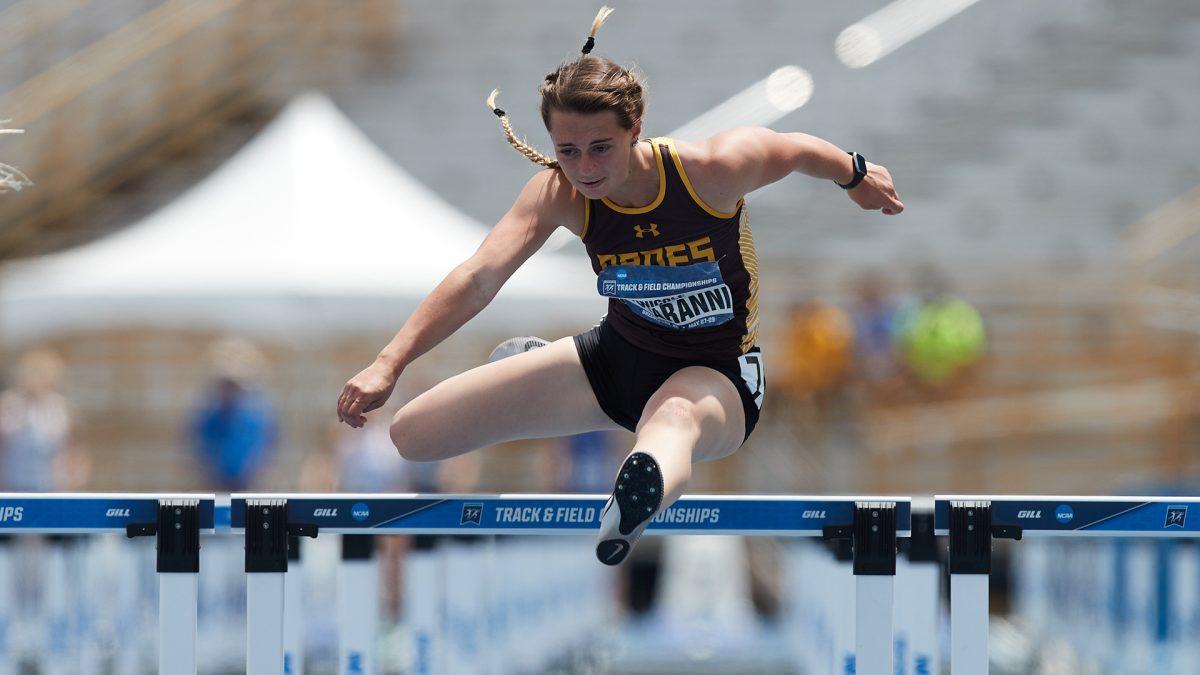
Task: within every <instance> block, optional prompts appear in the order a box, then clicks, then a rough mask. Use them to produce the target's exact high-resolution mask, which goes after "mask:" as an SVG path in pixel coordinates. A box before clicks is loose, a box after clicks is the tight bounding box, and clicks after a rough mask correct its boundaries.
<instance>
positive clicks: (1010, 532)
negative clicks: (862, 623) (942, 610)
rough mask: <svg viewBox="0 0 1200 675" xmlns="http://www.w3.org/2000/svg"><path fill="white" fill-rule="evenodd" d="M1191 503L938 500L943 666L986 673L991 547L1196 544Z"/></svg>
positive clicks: (960, 673) (1198, 526)
mask: <svg viewBox="0 0 1200 675" xmlns="http://www.w3.org/2000/svg"><path fill="white" fill-rule="evenodd" d="M1197 504H1200V498H1198V497H1077V496H1076V497H1066V496H1059V497H1055V496H1038V497H1029V496H961V495H955V496H941V495H939V496H937V497H935V498H934V522H935V524H934V527H935V534H937V535H940V536H948V537H949V538H950V559H949V566H950V668H951V672H953V673H954V674H955V675H985V674H986V673H987V672H988V651H987V648H988V635H987V633H988V575H990V573H991V564H992V558H991V555H992V542H993V541H994V540H995V539H1014V540H1020V539H1021V538H1022V537H1023V536H1038V537H1106V538H1131V537H1137V538H1161V537H1170V538H1190V539H1194V538H1198V537H1200V523H1197V519H1196V518H1193V519H1192V521H1191V522H1190V523H1189V522H1188V518H1187V515H1188V509H1189V507H1193V509H1194V508H1195V505H1197Z"/></svg>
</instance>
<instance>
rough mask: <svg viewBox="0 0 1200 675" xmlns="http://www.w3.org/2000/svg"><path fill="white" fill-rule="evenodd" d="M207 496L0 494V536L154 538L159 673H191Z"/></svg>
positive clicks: (208, 520) (209, 509)
mask: <svg viewBox="0 0 1200 675" xmlns="http://www.w3.org/2000/svg"><path fill="white" fill-rule="evenodd" d="M214 501H215V498H214V496H213V495H210V494H209V495H187V494H166V495H136V494H81V493H76V494H66V493H64V494H53V493H51V494H40V493H0V534H17V535H21V534H104V533H112V534H118V533H119V534H124V535H126V536H128V537H151V536H152V537H155V538H156V540H157V544H158V545H157V548H158V554H157V570H158V579H159V604H158V611H159V619H158V640H159V649H158V654H159V657H158V672H160V673H195V672H196V666H197V663H196V603H197V595H198V589H197V576H198V575H199V572H200V533H201V532H206V533H212V532H213V531H214V525H213V510H214Z"/></svg>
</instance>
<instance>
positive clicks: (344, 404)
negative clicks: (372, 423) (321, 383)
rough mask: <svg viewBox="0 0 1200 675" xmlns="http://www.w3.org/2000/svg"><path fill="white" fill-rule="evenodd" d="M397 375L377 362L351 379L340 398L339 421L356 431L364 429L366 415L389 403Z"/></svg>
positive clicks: (386, 366)
mask: <svg viewBox="0 0 1200 675" xmlns="http://www.w3.org/2000/svg"><path fill="white" fill-rule="evenodd" d="M397 375H398V374H397V373H396V372H395V371H394V370H393V369H392V368H391V366H388V365H387V364H384V363H381V362H379V361H376V362H375V363H372V364H371V365H370V366H368V367H367V368H366V369H364V370H363V371H362V372H361V373H359V374H357V375H355V376H354V377H352V378H350V381H349V382H347V383H346V386H345V387H342V395H341V397H340V398H338V419H339V420H340V421H342V422H345V423H346V424H349V425H350V426H352V427H354V428H355V429H358V428H360V427H362V426H363V425H364V424H366V423H367V418H366V415H365V413H369V412H371V411H372V410H375V409H377V408H379V407H380V406H382V405H383V404H384V403H387V400H388V397H390V396H391V395H392V390H393V389H395V388H396V377H397Z"/></svg>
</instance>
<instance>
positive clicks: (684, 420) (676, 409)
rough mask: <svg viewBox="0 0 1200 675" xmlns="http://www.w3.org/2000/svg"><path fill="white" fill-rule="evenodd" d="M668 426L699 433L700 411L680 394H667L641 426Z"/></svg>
mask: <svg viewBox="0 0 1200 675" xmlns="http://www.w3.org/2000/svg"><path fill="white" fill-rule="evenodd" d="M649 425H654V426H656V427H665V428H670V429H672V430H673V431H677V432H680V433H686V434H695V435H697V436H698V435H699V434H700V412H699V410H698V409H697V406H696V404H695V403H694V402H693V401H690V400H688V399H686V398H683V397H682V396H669V397H667V398H665V399H663V400H662V401H660V402H658V403H657V404H656V405H655V406H654V408H653V410H652V411H650V415H649V417H648V418H647V419H646V420H645V423H644V425H643V426H649Z"/></svg>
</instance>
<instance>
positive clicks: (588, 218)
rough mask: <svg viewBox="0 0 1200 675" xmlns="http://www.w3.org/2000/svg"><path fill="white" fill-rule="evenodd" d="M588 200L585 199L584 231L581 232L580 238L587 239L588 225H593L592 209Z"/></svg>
mask: <svg viewBox="0 0 1200 675" xmlns="http://www.w3.org/2000/svg"><path fill="white" fill-rule="evenodd" d="M588 201H589V200H588V198H587V197H584V198H583V229H582V230H580V231H579V238H580V239H585V238H586V237H587V231H588V225H591V224H592V209H591V208H589V206H588Z"/></svg>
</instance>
